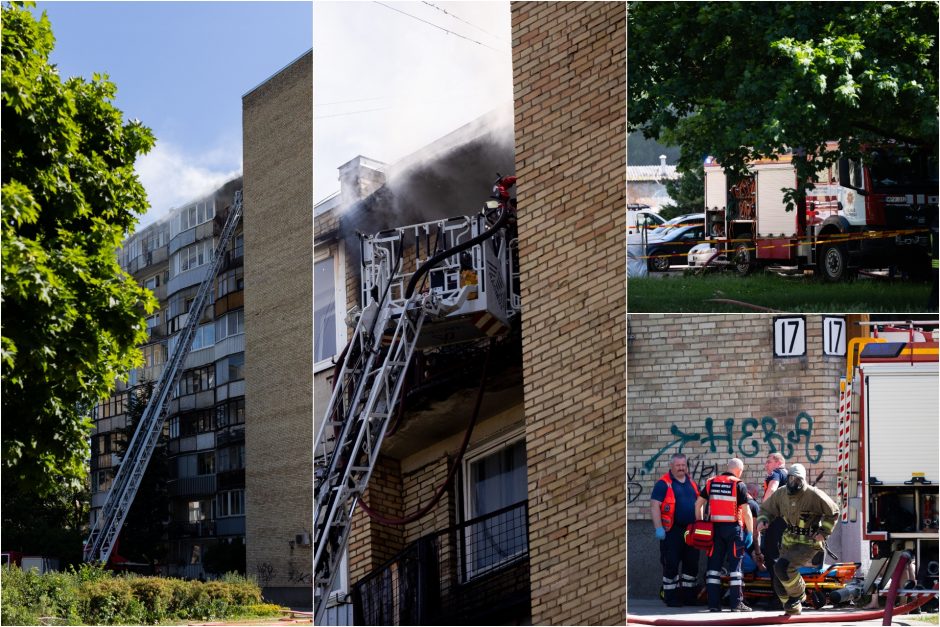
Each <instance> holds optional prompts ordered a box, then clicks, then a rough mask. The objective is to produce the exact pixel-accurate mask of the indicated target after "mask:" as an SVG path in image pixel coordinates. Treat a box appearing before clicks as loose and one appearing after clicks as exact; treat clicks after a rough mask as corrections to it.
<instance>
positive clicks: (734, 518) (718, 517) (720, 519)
mask: <svg viewBox="0 0 940 627" xmlns="http://www.w3.org/2000/svg"><path fill="white" fill-rule="evenodd" d="M709 520H711V521H712V522H732V523H733V522H738V517H737V516H722V515H719V514H712V515H711V517H710V518H709Z"/></svg>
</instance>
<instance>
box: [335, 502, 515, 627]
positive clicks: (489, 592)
mask: <svg viewBox="0 0 940 627" xmlns="http://www.w3.org/2000/svg"><path fill="white" fill-rule="evenodd" d="M528 537H529V529H528V503H527V502H525V501H523V502H522V503H518V504H516V505H511V506H509V507H505V508H503V509H500V510H497V511H495V512H493V513H491V514H487V515H485V516H481V517H479V518H474V519H472V520H468V521H467V522H464V523H461V524H459V525H455V526H454V527H450V528H449V529H445V530H443V531H438V532H434V533H431V534H429V535H427V536H424V537H423V538H421V539H419V540H418V541H417V542H414V543H412V544H410V545H409V546H407V547H406V548H405V549H404V550H403V551H401V552H400V553H399V554H398V555H396V556H395V557H393V558H392V559H391V560H389V561H388V562H387V563H386V564H384V565H383V566H382V567H380V568H378V569H376V570H375V571H373V572H372V573H370V574H369V575H367V576H366V577H364V578H363V579H362V580H361V581H359V582H358V583H356V584H355V585H354V586H353V589H352V599H353V606H354V614H355V624H357V625H428V624H432V625H462V624H467V625H485V624H491V623H492V624H504V625H505V624H513V623H520V622H524V621H526V620H528V619H529V603H530V592H529V542H528Z"/></svg>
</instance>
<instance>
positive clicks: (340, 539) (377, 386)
mask: <svg viewBox="0 0 940 627" xmlns="http://www.w3.org/2000/svg"><path fill="white" fill-rule="evenodd" d="M508 219H509V212H508V210H507V209H506V208H505V207H504V206H503V207H501V212H500V214H499V219H498V220H497V221H496V223H495V224H493V225H492V226H491V227H490V228H489V229H487V230H486V231H485V232H483V233H480V234H479V235H476V236H474V237H472V238H471V239H469V240H467V241H464V242H461V243H459V244H457V245H455V246H452V247H451V248H449V249H447V250H444V251H441V252H439V253H437V254H435V255H433V256H432V257H431V258H430V259H428V260H427V261H426V262H425V263H424V264H423V265H422V266H421V268H419V269H418V271H417V272H415V273H414V275H412V277H411V281H410V282H409V285H408V288H407V289H406V290H404V291H403V292H401V293H400V294H399V295H400V296H401V298H400V299H395V298H393V297H392V296H391V295H390V292H393V291H396V290H400V288H401V287H402V286H401V285H400V279H401V274H400V272H401V265H402V257H401V248H400V247H399V248H398V258H397V259H395V258H394V257H395V255H394V254H393V253H392V252H391V251H392V250H393V249H394V247H393V248H392V249H388V250H387V251H385V252H383V250H382V249H381V248H379V249H376V250H375V254H377V255H379V256H380V257H381V259H377V260H376V262H377V263H376V266H375V275H374V276H371V277H370V278H372V279H374V280H375V283H374V285H373V286H374V287H375V288H376V294H379V293H381V294H382V296H381V298H378V296H376V298H377V300H374V301H372V302H370V303H369V304H368V305H367V306H366V307H365V309H364V310H363V312H362V314H361V315H360V316H359V321H358V323H357V325H356V330H355V332H354V335H353V339H352V341H351V342H350V343H349V346H348V347H347V349H346V352H345V358H344V359H343V366H342V369H341V370H340V372H339V374H338V375H337V377H336V381H335V386H334V388H333V394H332V396H331V398H330V404H329V407H328V409H327V412H326V416H325V418H324V420H323V422H322V423H321V424H320V429H319V432H318V435H317V441H316V447H315V449H314V485H315V491H316V505H315V508H314V536H315V544H316V546H315V553H314V624H317V625H319V624H322V622H323V616H324V613H325V611H326V605H327V601H328V600H329V595H330V592H331V591H332V589H333V585H334V581H335V579H336V576H337V573H338V571H339V569H340V567H341V562H342V558H343V552H344V550H345V548H346V542H347V539H348V537H349V532H350V528H351V525H352V515H353V511H354V510H355V508H356V505H357V503H358V502H359V498H360V497H361V496H362V493H363V492H364V491H365V489H366V486H367V485H368V482H369V477H370V476H371V474H372V470H373V468H374V467H375V463H376V460H377V459H378V455H379V449H380V447H381V445H382V440H383V439H384V437H385V432H386V429H387V428H388V425H389V419H390V418H391V416H392V413H393V412H394V411H395V406H396V403H397V402H398V397H399V395H400V393H401V388H402V383H403V381H404V374H405V371H406V370H407V368H408V363H409V362H410V361H411V357H412V355H413V353H414V350H415V346H416V344H417V342H418V338H419V336H420V334H421V329H422V325H423V324H424V322H425V320H427V319H440V318H443V317H444V316H446V315H448V314H449V313H450V312H452V311H454V310H456V309H458V308H459V307H460V306H461V305H462V304H463V303H464V302H466V299H467V298H468V296H469V294H470V293H471V292H472V291H473V290H474V289H475V288H476V286H464V287H462V288H460V289H459V292H458V291H456V290H455V291H453V292H451V293H450V296H448V297H443V296H442V295H438V294H435V293H434V290H430V291H429V292H427V293H417V292H416V291H415V289H414V288H415V286H416V284H417V282H418V281H419V280H420V279H421V277H422V276H424V275H425V274H426V273H427V272H428V271H429V270H430V269H431V268H433V267H435V266H436V265H438V264H439V263H442V262H443V261H444V260H445V259H447V258H452V257H454V256H455V255H458V254H459V253H461V252H463V251H465V250H469V249H470V248H471V247H472V246H476V245H478V244H480V243H481V242H483V241H484V240H487V239H489V238H491V237H493V236H494V235H496V234H497V233H499V232H500V231H501V230H502V229H503V227H504V226H505V225H506V223H507V221H508ZM467 232H469V229H467V230H466V231H465V233H467ZM393 285H397V288H396V290H393V289H392V286H393ZM396 316H397V318H396ZM392 329H394V330H393V331H392V333H391V339H389V335H388V333H387V331H389V330H392Z"/></svg>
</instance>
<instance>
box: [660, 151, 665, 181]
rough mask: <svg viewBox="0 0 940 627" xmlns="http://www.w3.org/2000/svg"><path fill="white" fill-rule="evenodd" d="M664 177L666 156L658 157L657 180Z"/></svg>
mask: <svg viewBox="0 0 940 627" xmlns="http://www.w3.org/2000/svg"><path fill="white" fill-rule="evenodd" d="M665 176H666V155H659V178H665Z"/></svg>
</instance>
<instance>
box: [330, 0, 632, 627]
mask: <svg viewBox="0 0 940 627" xmlns="http://www.w3.org/2000/svg"><path fill="white" fill-rule="evenodd" d="M625 17H626V16H625V7H624V6H623V5H619V4H616V3H613V4H608V3H578V4H574V5H571V4H568V3H561V4H553V3H513V5H512V24H513V40H514V45H513V67H514V82H515V93H516V102H515V104H514V107H513V109H512V114H511V115H505V114H504V112H494V113H492V114H490V115H488V116H484V117H483V118H481V119H480V120H477V121H475V122H473V123H471V124H470V125H467V126H466V127H464V128H462V129H458V130H457V131H455V132H454V133H453V134H451V135H449V136H447V137H445V138H442V139H441V140H438V141H437V142H434V143H432V144H431V145H430V146H427V147H426V148H425V149H423V150H421V151H419V152H418V153H416V154H415V155H412V156H411V157H408V158H406V159H404V160H402V162H398V163H394V164H388V165H386V164H382V163H380V162H377V161H375V160H372V159H368V158H365V157H361V156H360V157H356V158H354V159H352V160H351V161H349V162H348V163H346V164H344V165H343V166H341V167H340V169H339V177H338V178H339V180H340V186H341V189H340V191H339V192H338V193H337V194H335V195H334V196H332V197H330V198H327V199H325V200H324V201H322V202H320V203H318V204H317V206H316V207H315V213H314V216H315V217H314V272H315V275H316V283H315V286H316V292H315V303H314V308H315V311H314V322H315V328H316V334H315V353H316V360H317V362H316V365H315V379H314V381H315V405H316V408H317V411H318V414H319V412H322V411H323V410H325V409H326V405H327V403H328V399H329V395H330V389H331V386H332V383H333V378H334V376H335V368H334V361H335V359H336V358H337V357H338V356H339V354H340V353H341V351H342V349H343V345H344V343H345V341H346V339H347V338H348V337H349V335H350V333H351V331H352V329H351V328H349V327H348V326H347V325H346V322H345V318H346V314H347V311H348V310H350V309H351V308H353V307H361V306H362V305H363V304H364V301H365V300H366V299H367V296H368V294H367V293H363V292H364V290H362V283H360V276H361V273H362V271H363V264H362V259H363V253H362V252H361V251H362V248H361V247H360V246H359V241H358V239H359V236H358V235H357V232H362V233H366V234H374V233H378V232H380V231H383V230H387V231H394V230H396V229H399V228H401V227H406V226H409V225H416V224H424V223H431V225H430V226H429V227H428V228H427V229H426V230H423V231H419V232H422V233H431V234H432V236H431V237H432V238H431V239H430V240H429V243H428V245H426V244H421V246H425V249H426V251H427V250H431V249H432V248H433V246H434V239H433V237H434V236H433V233H436V232H437V231H436V229H438V228H445V227H439V226H438V225H439V224H441V223H442V221H446V219H447V218H450V217H452V216H455V215H470V214H473V213H476V212H477V211H479V209H480V205H481V204H482V202H483V201H484V200H486V198H487V195H488V192H489V190H490V187H491V186H492V181H493V178H494V176H495V172H497V171H499V172H501V173H503V174H507V173H512V172H514V173H515V174H516V175H517V176H518V177H519V178H518V183H517V187H518V194H517V200H518V213H517V233H516V235H515V236H512V239H513V244H512V247H513V248H514V249H515V250H516V251H517V260H518V261H517V263H515V264H513V270H512V275H511V276H510V277H508V278H507V283H513V282H514V283H515V284H516V287H515V288H514V292H515V294H516V295H517V296H518V297H519V303H520V306H521V313H520V314H519V315H517V316H514V317H510V323H509V324H508V325H507V326H506V328H505V329H501V333H500V334H499V335H498V339H497V340H496V344H495V346H494V348H493V349H492V351H493V352H492V353H491V354H490V355H489V358H487V350H488V349H487V346H488V345H489V340H482V341H480V340H477V341H468V342H463V343H461V344H453V345H452V344H449V343H448V342H447V338H446V335H445V334H435V332H434V331H433V330H432V331H428V333H429V334H430V335H431V336H432V339H431V340H430V341H429V342H428V343H427V344H426V345H425V346H424V347H422V348H421V349H420V350H419V351H418V353H417V356H416V357H415V359H414V360H413V361H412V365H411V367H410V369H409V371H408V374H407V375H406V386H407V391H406V392H405V393H403V395H402V396H403V398H404V405H403V409H402V410H401V412H400V413H399V415H398V416H396V417H395V418H393V421H394V422H393V426H392V427H391V428H390V431H392V433H390V434H389V435H387V436H386V438H385V441H384V442H383V444H382V449H381V451H382V455H381V456H380V457H379V459H378V462H377V464H376V467H375V469H374V471H373V474H372V478H371V480H370V482H369V487H368V489H367V490H366V493H365V495H364V497H363V499H362V502H363V503H365V504H367V506H368V509H369V510H370V512H371V513H369V512H366V511H365V508H363V507H359V508H357V510H356V512H355V514H354V516H353V526H352V531H351V535H350V538H349V542H348V551H347V557H346V564H345V565H344V568H343V569H342V571H341V573H340V581H339V582H338V584H337V585H336V592H335V594H334V595H333V596H332V607H331V608H330V610H329V613H328V615H327V619H326V622H330V623H338V624H343V623H347V624H351V622H352V621H353V620H355V622H356V623H357V624H426V623H433V624H461V623H468V624H621V623H622V622H623V620H624V616H625V613H626V599H625V593H624V586H625V568H624V559H623V558H624V555H625V538H624V515H623V514H624V509H625V486H624V476H625V466H624V459H623V446H624V441H625V426H624V421H623V416H624V413H625V401H626V399H625V387H624V384H625V370H624V359H625V348H624V347H625V345H626V340H625V333H624V325H623V321H624V319H625V298H624V293H623V268H624V266H625V261H626V258H625V251H624V250H623V245H622V236H623V233H624V227H625V222H624V208H625V196H624V191H623V181H624V176H625V165H624V148H625V145H624V144H625V137H626V134H625V120H624V115H623V112H624V102H625V81H624V77H625V74H624V72H625V26H626V24H625ZM562 50H563V51H564V54H561V51H562ZM554 52H558V53H559V55H560V57H559V56H558V55H555V54H553V53H554ZM558 58H561V59H563V62H559V61H558ZM501 113H502V115H501ZM501 120H502V122H500V121H501ZM428 155H433V159H428V158H427V156H428ZM507 161H508V162H509V164H508V167H507V165H506V162H507ZM405 255H406V257H407V255H408V253H405ZM422 258H423V257H422ZM431 289H433V286H432V287H431ZM455 332H459V331H455ZM435 337H436V338H439V339H438V340H435V339H433V338H435ZM485 364H488V365H487V367H486V371H485V376H484V365H485ZM481 390H482V392H481ZM478 398H479V401H478ZM477 404H479V410H478V411H475V409H474V408H475V407H476V406H477ZM474 415H476V418H475V422H473V429H472V432H471V433H470V435H469V437H468V435H467V433H468V430H469V425H470V424H471V422H472V421H474ZM318 418H319V415H318ZM465 439H466V442H467V444H466V446H464V444H463V443H464V440H465ZM461 451H463V452H462V454H461ZM450 475H453V478H452V479H450V480H448V477H449V476H450Z"/></svg>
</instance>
